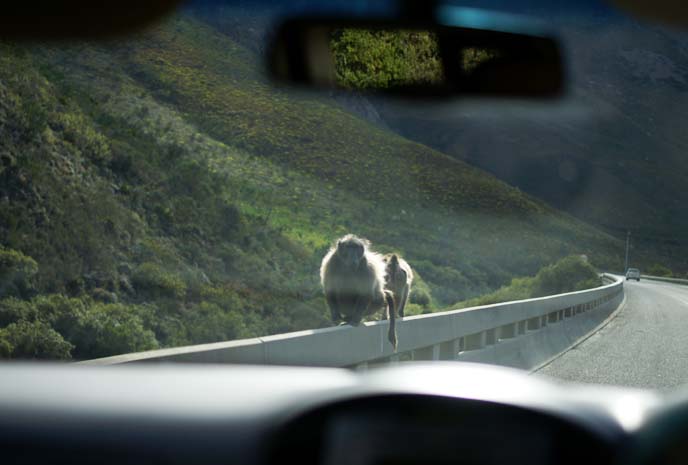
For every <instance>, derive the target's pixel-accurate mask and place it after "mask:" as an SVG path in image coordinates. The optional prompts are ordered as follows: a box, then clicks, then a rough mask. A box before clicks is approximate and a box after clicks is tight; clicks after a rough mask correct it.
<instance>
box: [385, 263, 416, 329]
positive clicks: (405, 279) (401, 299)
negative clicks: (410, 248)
mask: <svg viewBox="0 0 688 465" xmlns="http://www.w3.org/2000/svg"><path fill="white" fill-rule="evenodd" d="M384 260H385V264H386V268H385V289H386V290H389V291H391V292H392V294H394V302H395V303H396V308H395V309H394V313H398V315H399V316H400V317H401V318H404V308H406V302H408V298H409V293H410V292H411V283H412V282H413V271H412V270H411V266H410V265H409V264H408V263H407V262H406V260H404V259H403V258H401V257H400V256H398V255H397V254H394V253H393V254H388V255H385V257H384Z"/></svg>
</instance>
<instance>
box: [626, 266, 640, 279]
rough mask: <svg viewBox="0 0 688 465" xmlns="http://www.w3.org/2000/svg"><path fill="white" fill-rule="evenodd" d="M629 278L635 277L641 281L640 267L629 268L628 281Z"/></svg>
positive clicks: (627, 272)
mask: <svg viewBox="0 0 688 465" xmlns="http://www.w3.org/2000/svg"><path fill="white" fill-rule="evenodd" d="M629 279H635V280H636V281H640V270H639V269H638V268H629V269H628V270H627V271H626V281H628V280H629Z"/></svg>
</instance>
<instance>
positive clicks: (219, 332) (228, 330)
mask: <svg viewBox="0 0 688 465" xmlns="http://www.w3.org/2000/svg"><path fill="white" fill-rule="evenodd" d="M186 327H187V330H188V333H189V339H190V340H191V341H192V342H193V343H195V344H198V343H204V342H217V341H228V340H231V339H238V338H241V337H244V335H245V334H246V326H245V325H244V320H243V318H242V316H241V313H239V312H238V311H236V310H223V309H222V308H220V307H219V306H218V305H215V304H212V303H209V302H202V303H201V304H199V305H197V306H195V307H193V308H192V309H191V311H190V312H189V316H188V319H187V321H186Z"/></svg>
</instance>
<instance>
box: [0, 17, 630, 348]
mask: <svg viewBox="0 0 688 465" xmlns="http://www.w3.org/2000/svg"><path fill="white" fill-rule="evenodd" d="M0 60H2V63H0V97H2V98H0V101H1V102H2V103H0V131H1V132H0V134H2V137H1V138H0V150H1V151H2V154H4V155H3V163H4V168H3V171H2V172H0V175H1V176H3V184H2V192H0V193H2V196H0V197H2V198H3V199H5V201H4V203H3V204H2V205H3V206H2V208H0V215H1V217H2V222H0V239H1V242H0V243H1V244H2V245H3V246H5V247H8V248H11V249H16V250H20V251H22V252H23V253H24V254H26V255H29V256H32V257H33V258H35V259H36V261H37V262H38V265H39V272H38V274H37V276H36V277H35V282H34V283H33V286H34V290H33V291H32V292H33V294H35V293H39V294H48V293H61V294H65V295H69V296H71V297H73V298H77V299H82V300H83V301H84V302H86V304H85V305H86V307H88V306H89V305H91V306H93V305H95V303H94V302H96V301H101V302H105V303H109V304H112V301H114V300H117V301H118V302H122V303H124V304H125V305H133V307H132V308H133V309H134V310H132V311H135V312H136V315H137V318H139V319H140V320H141V321H142V324H143V325H144V326H145V327H146V328H150V329H151V330H152V331H154V333H155V336H156V338H157V341H158V342H159V343H160V344H161V345H172V344H181V343H190V342H203V341H209V340H219V339H226V338H232V337H243V336H250V335H258V334H265V333H274V332H282V331H287V330H290V329H298V328H304V327H315V326H323V325H326V324H328V323H327V319H326V317H325V314H326V312H325V308H324V299H322V297H321V295H320V292H319V289H318V283H317V267H318V262H319V259H320V257H321V256H322V255H323V254H324V252H325V250H326V248H327V246H328V244H329V243H330V242H331V241H332V240H333V239H334V238H335V237H336V236H338V235H341V234H343V233H345V232H350V231H352V232H356V233H358V234H361V235H365V236H367V237H369V238H370V239H371V240H373V241H374V243H375V244H376V245H377V246H378V247H379V249H380V250H382V251H388V250H398V251H401V252H402V253H404V254H405V255H406V256H407V257H408V258H409V260H410V262H411V264H412V265H413V266H414V267H415V268H416V269H417V271H418V272H419V275H420V277H421V278H420V279H421V280H422V281H420V282H419V284H420V288H424V289H428V290H429V291H430V292H431V293H432V297H433V299H434V303H430V308H432V307H434V306H435V305H436V306H442V305H447V304H449V303H451V302H455V301H458V300H463V299H466V298H470V297H473V296H476V295H478V294H481V293H484V292H486V291H488V290H491V289H495V288H497V287H499V286H500V285H502V284H504V283H505V282H508V281H509V280H510V278H511V277H512V276H513V275H524V274H532V273H534V272H535V271H537V270H538V269H539V268H540V267H541V266H542V265H543V264H547V263H551V262H553V261H554V260H556V258H558V257H561V256H564V255H568V254H570V253H586V254H588V255H589V256H591V257H592V259H593V261H594V262H596V263H598V264H606V263H609V262H611V260H612V258H611V255H612V254H613V253H616V252H617V250H616V249H618V248H620V244H618V243H617V242H615V241H613V240H611V239H610V238H609V237H607V236H605V235H603V234H600V233H599V232H597V231H595V230H594V229H592V228H590V227H588V226H586V225H584V224H582V223H580V222H577V221H575V220H573V219H572V218H570V217H568V216H565V215H562V214H559V213H558V212H556V211H554V210H552V209H550V208H548V207H547V206H545V205H544V204H542V203H540V202H538V201H535V200H533V199H531V198H529V197H527V196H525V195H523V194H522V193H521V192H519V191H518V190H517V189H514V188H511V187H509V186H508V185H506V184H504V183H503V182H500V181H498V180H496V179H495V178H494V177H492V176H489V175H487V174H485V173H483V172H481V171H479V170H477V169H474V168H471V167H469V166H468V165H466V164H463V163H461V162H458V161H455V160H453V159H451V158H449V157H447V156H445V155H443V154H441V153H439V152H436V151H434V150H431V149H429V148H427V147H426V146H423V145H420V144H417V143H414V142H410V141H408V140H406V139H404V138H402V137H399V136H398V135H395V134H393V133H390V132H387V131H384V130H381V129H378V128H375V127H373V126H371V125H370V124H368V123H367V122H365V121H363V120H361V119H359V118H357V117H355V116H352V115H351V114H349V113H347V112H345V111H344V110H342V109H341V108H340V107H338V106H337V105H336V104H335V103H334V102H332V101H330V100H329V99H327V98H326V97H316V96H298V95H295V94H294V93H289V92H286V91H282V90H276V89H273V88H272V87H271V86H270V85H268V84H267V83H266V82H265V81H264V80H263V78H262V76H261V74H260V66H259V61H258V59H257V57H256V56H255V55H254V54H252V53H251V52H249V51H248V50H247V49H245V48H243V47H241V46H240V45H238V44H237V43H236V42H234V41H232V40H231V39H230V38H228V37H227V36H225V35H222V34H220V33H218V32H217V31H216V30H214V29H213V28H212V27H210V26H208V25H206V24H204V23H202V22H200V21H199V20H196V19H191V18H188V17H177V18H173V19H172V20H170V21H169V22H168V23H166V24H165V25H162V26H160V27H158V28H156V29H155V30H152V31H149V32H147V33H146V34H144V35H142V36H141V37H139V38H137V39H136V40H132V41H128V42H125V43H113V44H108V45H102V44H99V45H95V44H90V45H79V46H71V47H62V48H48V47H32V48H30V49H26V48H17V47H9V46H3V49H2V51H1V53H0ZM20 297H22V298H24V299H28V298H30V297H31V292H29V293H24V295H21V296H20ZM2 311H3V308H2V306H1V305H0V313H2ZM98 311H103V310H102V309H99V310H98ZM104 311H105V312H106V313H107V311H108V310H107V309H106V310H104ZM415 311H420V308H419V307H416V308H415ZM8 321H12V320H11V319H10V320H8ZM75 344H76V343H75ZM117 347H121V346H117ZM135 348H140V347H139V346H136V347H135ZM128 349H131V347H129V348H128ZM128 349H127V348H125V349H123V350H128ZM82 354H83V356H89V355H92V354H84V353H83V352H82ZM98 354H99V355H102V353H98Z"/></svg>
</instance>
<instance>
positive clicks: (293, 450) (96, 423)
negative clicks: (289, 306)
mask: <svg viewBox="0 0 688 465" xmlns="http://www.w3.org/2000/svg"><path fill="white" fill-rule="evenodd" d="M0 379H2V380H3V382H2V383H0V450H2V455H3V463H5V464H41V465H45V464H72V465H81V464H84V465H86V464H93V463H98V464H99V465H106V464H115V463H117V464H122V463H127V464H137V465H139V464H140V465H153V464H155V465H160V464H190V463H193V464H218V465H219V464H246V465H249V464H250V465H259V464H260V465H262V464H284V463H298V464H299V465H316V464H317V465H414V464H423V465H445V464H446V465H448V464H471V465H473V464H475V465H493V464H495V465H496V464H503V463H528V464H530V465H538V464H542V465H544V464H568V463H571V464H580V463H590V464H593V463H594V464H616V463H682V462H681V460H678V461H677V459H676V457H679V459H680V457H684V455H682V450H683V449H682V446H681V445H682V444H683V442H685V441H683V439H685V438H686V437H688V435H686V434H684V433H686V431H688V428H686V426H685V425H688V421H686V420H685V418H686V417H687V416H686V415H685V414H684V410H686V409H685V408H684V407H683V406H684V405H686V404H687V403H686V402H684V401H683V400H681V399H674V400H672V401H667V400H665V399H663V398H660V397H659V396H658V395H656V394H654V393H651V392H646V391H638V390H628V389H622V388H612V387H596V386H579V385H569V384H564V383H561V382H555V381H551V380H548V379H544V378H540V377H536V376H532V375H529V374H528V373H525V372H521V371H517V370H512V369H506V368H500V367H492V366H483V365H478V364H467V363H457V362H452V363H441V362H435V363H429V364H428V363H426V364H416V363H408V364H406V363H402V364H398V365H396V366H391V367H388V368H380V369H374V370H370V371H367V372H354V371H351V370H345V369H332V368H297V367H257V366H228V365H224V366H219V365H173V364H167V365H165V364H160V365H156V364H139V365H130V366H118V367H86V366H81V367H79V366H74V365H71V366H69V365H54V364H47V365H45V364H5V365H4V366H2V367H0ZM679 397H680V396H679ZM672 403H673V404H672ZM667 431H670V433H666V432H667ZM658 432H662V434H659V433H658ZM671 438H673V439H671ZM677 451H678V452H677ZM662 457H664V458H662ZM667 457H668V458H667ZM685 457H688V455H686V456H685Z"/></svg>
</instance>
